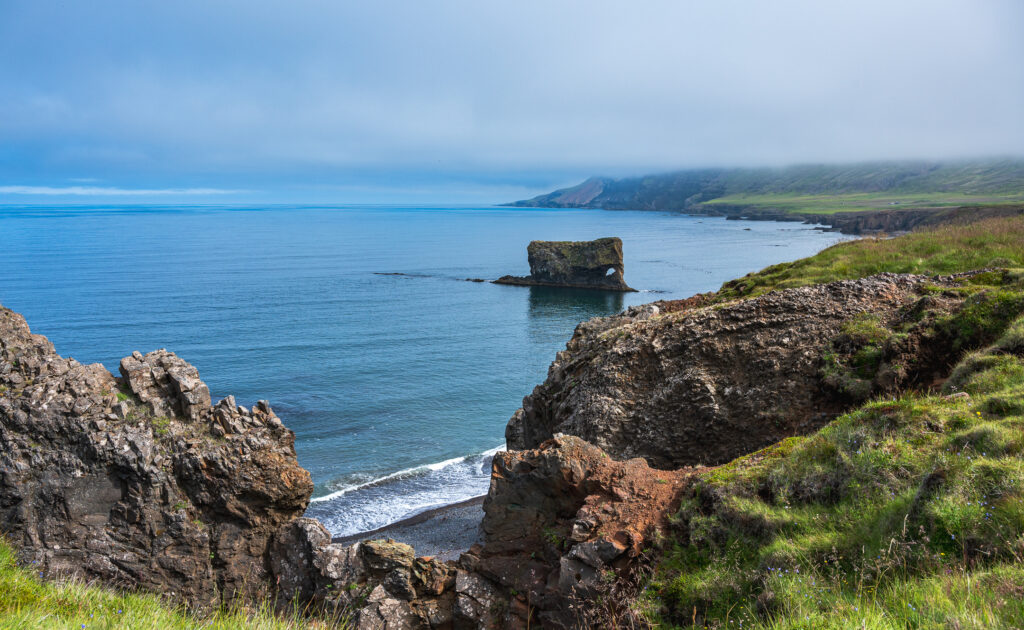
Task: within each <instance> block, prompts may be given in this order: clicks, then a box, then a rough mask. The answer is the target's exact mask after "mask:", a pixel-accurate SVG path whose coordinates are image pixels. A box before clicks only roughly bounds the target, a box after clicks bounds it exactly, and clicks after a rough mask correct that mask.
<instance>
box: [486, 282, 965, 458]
mask: <svg viewBox="0 0 1024 630" xmlns="http://www.w3.org/2000/svg"><path fill="white" fill-rule="evenodd" d="M952 282H953V279H952V278H929V277H925V276H911V275H898V274H881V275H878V276H873V277H869V278H864V279H860V280H851V281H843V282H833V283H830V284H824V285H815V286H810V287H803V288H797V289H790V290H786V291H778V292H772V293H769V294H767V295H763V296H760V297H757V298H754V299H748V300H743V301H739V302H735V303H731V304H718V305H712V306H703V307H701V306H700V303H701V300H691V301H689V302H688V303H687V304H686V305H684V306H682V307H680V306H679V305H676V304H673V303H663V304H661V305H660V306H659V305H657V304H654V305H645V306H643V307H633V308H631V309H628V310H627V311H626V312H624V313H622V314H620V315H617V316H614V317H607V318H597V319H593V320H590V321H588V322H584V323H582V324H580V325H579V326H578V327H577V329H576V332H575V334H574V335H573V338H572V339H571V340H570V341H569V343H568V345H567V347H566V350H565V351H563V352H560V353H558V355H557V357H556V359H555V362H554V363H553V364H552V365H551V367H550V369H549V371H548V377H547V380H546V381H545V382H544V383H542V384H541V385H539V386H537V387H536V388H535V389H534V391H533V393H532V394H531V395H529V396H527V397H526V398H525V399H524V400H523V407H522V408H521V409H519V410H518V411H516V413H515V415H513V417H512V419H511V420H510V421H509V424H508V427H507V429H506V439H507V441H508V446H509V448H510V449H523V448H533V447H536V446H537V445H539V444H541V443H542V442H544V441H545V440H547V439H550V438H551V436H553V435H554V434H556V433H567V434H572V435H577V436H580V437H582V438H584V439H586V440H588V441H590V442H592V443H593V444H595V445H597V446H599V447H601V448H602V449H604V450H606V451H607V452H608V453H609V454H611V455H612V456H614V457H616V458H629V457H643V458H645V459H647V461H648V462H650V463H651V464H652V465H654V466H656V467H658V468H666V469H668V468H677V467H680V466H685V465H694V464H720V463H724V462H727V461H729V460H731V459H733V458H735V457H738V456H740V455H743V454H745V453H749V452H751V451H753V450H756V449H757V448H760V447H763V446H767V445H768V444H771V443H774V442H776V441H778V440H780V439H782V438H784V437H787V436H790V435H797V434H805V433H807V432H809V431H811V430H813V429H816V428H818V427H820V426H822V425H824V424H825V423H826V422H828V421H829V420H830V419H832V418H833V417H835V416H836V415H837V414H838V413H840V412H842V411H843V410H845V409H847V408H848V407H849V406H850V404H851V396H854V397H858V396H859V397H863V396H864V395H867V394H870V393H871V392H875V393H881V392H886V391H896V390H898V389H899V387H901V386H906V385H908V384H911V383H914V382H923V383H924V384H926V385H927V384H928V382H929V380H930V379H934V378H936V377H937V375H942V374H944V372H943V369H944V368H946V367H948V362H949V361H951V360H952V358H953V357H954V356H955V353H953V352H952V350H951V349H949V348H948V347H946V346H943V345H942V343H943V342H942V340H931V341H928V340H927V339H924V340H923V339H922V337H921V336H922V335H927V334H932V333H929V332H928V331H930V330H932V329H931V328H929V327H928V326H926V325H925V324H924V323H922V324H921V325H920V326H918V328H917V329H915V330H916V332H914V330H911V331H910V333H901V334H900V335H891V339H890V340H889V341H887V343H888V344H889V346H887V348H881V347H880V348H879V349H878V353H879V354H878V357H881V359H879V364H878V365H875V366H874V369H876V371H877V374H875V373H873V374H871V375H870V377H871V378H870V379H868V382H866V383H863V384H861V385H862V387H861V388H860V390H858V389H857V387H846V386H845V385H844V383H846V382H848V381H849V380H850V379H846V380H844V379H842V378H835V375H834V374H833V375H829V374H826V370H825V368H826V367H827V366H826V364H825V354H826V351H827V350H829V348H830V346H829V344H830V341H831V340H833V339H836V338H837V337H838V336H839V335H840V334H841V331H842V330H843V329H844V326H846V325H847V324H848V323H849V322H851V321H852V320H853V319H854V318H855V317H858V316H863V315H865V314H867V315H870V316H871V317H873V318H877V319H878V320H879V321H880V322H881V323H883V324H884V323H890V324H892V325H893V326H896V325H897V324H902V323H906V322H911V321H912V320H913V318H914V317H916V315H914V314H915V313H918V314H920V313H922V312H924V311H925V310H927V309H926V308H925V303H927V304H930V305H931V306H928V308H932V309H933V310H934V308H936V307H938V306H941V307H942V308H944V309H946V310H950V309H953V308H955V307H956V306H957V305H958V304H959V303H960V302H961V301H962V297H957V295H956V294H955V292H953V293H951V294H950V295H948V296H941V295H934V291H933V292H932V293H933V294H927V295H926V294H925V292H923V291H922V287H923V286H925V285H926V284H930V285H933V286H934V285H949V284H950V283H952ZM911 333H912V334H911ZM883 350H884V352H888V353H889V355H885V356H883V354H884V353H883ZM887 357H888V358H887ZM899 357H902V359H899ZM882 359H885V361H882ZM935 361H942V362H944V363H943V365H935V364H934V363H935ZM840 376H841V375H840ZM855 384H856V383H855Z"/></svg>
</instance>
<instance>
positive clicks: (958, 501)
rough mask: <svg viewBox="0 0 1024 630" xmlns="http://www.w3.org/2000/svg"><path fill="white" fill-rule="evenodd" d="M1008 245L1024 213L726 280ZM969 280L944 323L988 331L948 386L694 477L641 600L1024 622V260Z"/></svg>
mask: <svg viewBox="0 0 1024 630" xmlns="http://www.w3.org/2000/svg"><path fill="white" fill-rule="evenodd" d="M994 259H999V260H994ZM993 262H995V263H997V264H999V266H1004V267H1024V218H1017V219H1010V220H998V221H990V222H984V223H979V224H974V225H970V226H962V227H947V228H942V229H940V230H937V231H935V232H931V233H916V234H911V235H908V236H906V237H902V238H899V239H893V240H888V241H877V240H865V241H856V242H850V243H844V244H842V245H838V246H836V247H833V248H831V249H829V250H826V251H825V252H822V253H821V254H819V255H817V256H814V257H811V258H808V259H804V260H801V261H796V262H793V263H787V264H785V265H776V266H774V267H770V268H768V269H767V270H765V271H763V272H761V273H759V274H752V275H751V276H748V277H747V278H744V279H742V280H739V281H733V282H731V283H728V284H727V285H726V286H725V287H723V294H724V295H723V296H722V298H735V297H741V296H748V295H756V294H760V293H763V292H765V291H767V290H770V289H772V288H777V287H789V286H798V285H801V284H811V283H814V282H820V281H824V280H830V279H836V278H850V277H856V276H862V275H868V274H871V273H876V272H879V271H890V270H891V271H931V272H941V273H951V272H957V271H966V270H970V269H975V268H978V267H984V266H988V265H990V264H992V263H993ZM957 291H959V292H963V293H969V294H972V295H973V296H974V297H972V298H971V299H970V300H969V304H971V305H972V306H971V307H970V308H967V309H964V310H963V311H961V313H960V314H959V315H950V316H947V317H946V318H945V319H942V320H940V321H939V323H938V325H942V326H945V327H946V329H947V330H948V331H949V333H950V334H951V335H953V337H954V338H955V339H958V340H961V342H962V343H961V344H960V345H962V346H963V347H965V349H970V348H971V347H972V346H973V347H975V348H979V346H980V348H979V349H977V350H976V351H975V352H973V353H970V354H967V355H966V356H965V357H964V358H963V359H962V360H961V361H960V363H959V364H958V366H957V367H956V369H955V370H954V372H953V375H952V377H951V378H950V380H949V381H948V382H947V383H946V385H945V386H944V387H945V390H944V391H943V392H936V393H932V394H923V393H913V392H908V393H906V394H905V395H903V396H901V397H898V398H895V399H886V400H874V401H871V402H869V403H867V404H864V405H863V406H861V407H859V408H857V409H855V410H853V411H851V412H850V413H848V414H846V415H844V416H843V417H841V418H839V419H837V420H836V421H834V422H833V423H831V424H829V425H828V426H826V427H825V428H823V429H822V430H820V431H818V432H817V433H815V434H813V435H810V436H807V437H802V438H791V439H788V440H785V441H783V442H781V443H780V444H777V445H775V446H773V447H770V448H767V449H765V450H763V451H760V452H758V453H754V454H752V455H749V456H746V457H743V458H740V459H738V460H736V461H734V462H732V463H730V464H728V465H726V466H723V467H720V468H718V469H716V470H715V471H714V472H712V473H711V474H709V475H708V476H706V477H705V478H704V479H703V480H702V481H700V482H699V483H698V484H696V485H695V487H694V488H693V490H692V492H691V493H689V494H688V495H687V496H686V497H685V498H684V500H683V504H682V506H681V508H680V510H679V512H678V514H677V515H676V517H675V523H674V527H673V530H672V532H673V533H672V536H671V537H670V540H668V541H667V542H666V544H665V545H664V546H663V549H664V553H663V555H662V558H661V560H660V562H659V565H658V567H657V569H656V572H655V575H654V577H653V579H652V582H651V584H650V585H649V590H648V591H647V592H648V596H647V598H646V599H645V600H644V601H643V602H642V604H644V605H645V606H646V608H647V610H648V612H649V614H650V615H651V616H652V617H653V618H654V619H656V620H657V621H658V622H659V623H660V625H662V626H665V627H681V628H689V627H691V626H693V625H696V627H701V628H703V627H710V628H739V627H743V628H1024V459H1022V457H1024V271H1020V270H1017V271H1014V272H1009V273H992V274H984V275H983V276H982V277H980V278H977V279H975V280H973V281H971V282H969V283H967V282H965V283H964V285H963V286H962V287H961V288H959V289H957ZM993 305H998V306H997V307H996V308H991V307H992V306H993ZM1002 306H1008V308H1002ZM853 326H855V327H859V328H864V323H863V322H859V323H855V324H853ZM848 332H849V333H850V335H862V336H864V337H865V339H869V338H871V337H874V336H877V335H879V334H880V335H886V334H900V331H898V330H894V331H885V330H872V331H869V332H870V333H871V334H870V335H865V334H864V331H863V330H850V331H848ZM956 392H966V393H968V394H969V398H967V397H963V396H962V395H960V396H956V397H951V396H950V394H953V393H956ZM695 621H696V624H694V622H695Z"/></svg>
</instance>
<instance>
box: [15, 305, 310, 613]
mask: <svg viewBox="0 0 1024 630" xmlns="http://www.w3.org/2000/svg"><path fill="white" fill-rule="evenodd" d="M121 373H122V375H123V377H122V378H120V379H118V378H115V377H114V376H113V375H111V374H110V373H109V372H108V371H107V370H106V369H105V368H104V367H103V366H102V365H99V364H94V365H81V364H79V363H78V362H77V361H75V360H73V359H65V358H62V357H60V356H58V355H57V353H56V352H55V351H54V348H53V345H52V344H51V343H50V342H49V341H48V340H47V339H46V338H45V337H43V336H41V335H33V334H31V332H30V330H29V327H28V325H27V324H26V323H25V320H24V319H23V318H22V317H21V316H20V315H18V314H16V313H13V312H11V311H9V310H7V309H4V308H2V307H0V521H2V522H3V529H4V534H5V535H6V536H7V537H8V539H9V540H10V541H11V542H12V543H13V544H14V545H15V546H16V547H18V549H19V550H20V554H21V557H22V558H23V560H24V561H26V562H30V563H32V564H33V566H34V567H36V568H37V569H38V571H39V572H40V573H41V574H42V575H44V576H57V575H76V576H80V577H83V578H87V579H93V578H95V579H99V580H102V581H104V582H106V583H109V584H117V585H122V586H132V587H141V588H143V589H147V590H152V591H158V592H161V593H166V594H170V595H173V596H174V597H175V598H178V599H179V600H182V601H185V602H188V603H190V604H192V605H198V606H203V605H207V604H213V603H215V602H217V601H218V599H223V600H225V601H231V600H232V599H234V598H235V597H238V596H254V595H256V594H257V593H259V592H266V591H268V590H269V584H270V582H269V575H268V572H267V557H266V552H267V547H268V545H269V543H270V540H271V537H272V535H273V534H274V533H275V532H276V531H277V530H278V529H280V527H281V526H282V525H283V524H284V523H287V522H289V521H291V520H292V519H293V518H295V517H297V516H299V515H301V514H302V512H303V510H305V508H306V505H307V504H308V501H309V497H310V495H311V493H312V490H313V484H312V482H311V480H310V477H309V474H308V473H307V472H306V471H305V470H303V469H302V468H301V467H300V466H299V465H298V462H297V461H296V457H295V448H294V434H293V433H292V432H291V431H289V430H288V429H287V428H285V427H284V426H283V425H282V424H281V421H280V420H279V419H278V418H277V416H276V415H274V412H273V411H271V409H270V406H269V405H268V404H267V403H266V402H265V401H261V402H260V403H258V404H257V405H256V406H255V407H253V408H252V409H246V408H244V407H240V406H237V405H236V404H235V401H234V399H233V398H232V397H230V396H229V397H227V398H225V399H224V400H221V401H220V402H218V403H217V404H216V405H214V406H212V407H211V406H210V393H209V389H208V388H207V387H206V385H205V384H203V382H202V381H201V380H199V374H198V372H197V371H196V369H195V368H194V367H192V366H191V365H189V364H188V363H186V362H185V361H183V360H181V359H180V358H178V357H177V356H175V355H174V354H172V353H170V352H167V351H164V350H158V351H156V352H151V353H149V354H146V355H142V354H140V353H134V354H133V355H132V356H131V357H127V358H125V359H124V360H123V361H122V362H121Z"/></svg>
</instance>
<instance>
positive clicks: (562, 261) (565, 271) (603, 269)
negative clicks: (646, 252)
mask: <svg viewBox="0 0 1024 630" xmlns="http://www.w3.org/2000/svg"><path fill="white" fill-rule="evenodd" d="M526 253H527V258H528V260H529V263H530V275H529V276H502V277H501V278H498V279H497V280H495V281H494V283H495V284H513V285H520V286H546V287H571V288H579V289H601V290H604V291H635V290H636V289H632V288H630V287H629V285H627V284H626V281H625V280H624V279H623V273H624V266H623V261H622V239H619V238H599V239H597V240H595V241H533V242H531V243H530V245H529V246H528V247H527V248H526Z"/></svg>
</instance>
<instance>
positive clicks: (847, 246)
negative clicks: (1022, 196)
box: [716, 217, 1024, 301]
mask: <svg viewBox="0 0 1024 630" xmlns="http://www.w3.org/2000/svg"><path fill="white" fill-rule="evenodd" d="M986 267H1007V268H1022V267H1024V217H1011V218H1004V219H989V220H986V221H979V222H977V223H971V224H969V225H948V226H943V227H939V228H936V229H932V230H925V231H920V232H913V233H910V234H906V235H904V236H900V237H898V238H893V239H882V238H866V239H860V240H856V241H848V242H845V243H840V244H838V245H833V246H832V247H829V248H828V249H826V250H824V251H822V252H820V253H818V254H817V255H815V256H811V257H810V258H803V259H801V260H797V261H794V262H788V263H782V264H778V265H773V266H771V267H768V268H766V269H763V270H762V271H758V272H756V273H752V274H748V275H746V276H744V277H742V278H739V279H737V280H731V281H729V282H726V283H725V284H724V285H723V286H722V288H721V289H720V290H719V292H718V295H717V297H716V300H717V301H725V300H732V299H736V298H742V297H752V296H756V295H761V294H763V293H767V292H768V291H771V290H774V289H787V288H792V287H798V286H806V285H811V284H819V283H824V282H832V281H834V280H844V279H851V278H861V277H865V276H870V275H873V274H877V273H882V272H886V271H890V272H897V273H920V274H952V273H958V272H963V271H970V270H974V269H982V268H986Z"/></svg>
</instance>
